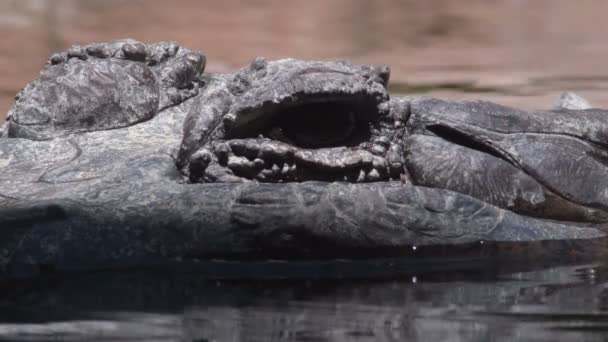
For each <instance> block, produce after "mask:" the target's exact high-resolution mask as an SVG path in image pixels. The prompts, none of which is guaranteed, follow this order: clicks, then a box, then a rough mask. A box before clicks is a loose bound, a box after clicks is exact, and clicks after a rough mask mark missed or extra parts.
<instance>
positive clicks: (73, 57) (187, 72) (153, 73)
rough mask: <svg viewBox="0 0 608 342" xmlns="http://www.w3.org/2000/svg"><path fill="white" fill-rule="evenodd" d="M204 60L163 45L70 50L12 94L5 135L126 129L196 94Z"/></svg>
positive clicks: (35, 136) (34, 136)
mask: <svg viewBox="0 0 608 342" xmlns="http://www.w3.org/2000/svg"><path fill="white" fill-rule="evenodd" d="M204 66H205V57H204V56H203V55H202V54H200V53H198V52H194V51H190V50H187V49H183V48H181V49H180V48H179V46H177V45H176V44H175V43H171V42H166V43H158V44H153V45H145V44H142V43H140V42H137V41H134V40H121V41H115V42H111V43H99V44H92V45H88V46H84V47H80V46H74V47H72V48H70V49H69V50H68V51H66V52H62V53H58V54H55V55H53V56H51V58H50V59H49V61H48V63H47V66H46V67H45V69H44V70H43V71H42V72H41V73H40V76H39V77H38V79H36V80H35V81H33V82H32V83H30V84H29V85H28V86H27V87H26V88H25V89H23V90H22V91H21V92H20V93H19V94H18V95H17V102H16V103H15V106H14V107H13V108H12V109H11V111H10V112H9V114H8V118H7V120H8V127H7V134H8V136H10V137H19V138H28V139H33V140H45V139H51V138H53V137H56V136H61V135H66V134H70V133H77V132H89V131H99V130H107V129H114V128H120V127H126V126H129V125H132V124H135V123H138V122H141V121H145V120H149V119H150V118H151V117H153V116H154V115H155V114H156V113H157V112H158V110H159V109H162V108H164V107H167V106H169V105H173V104H177V103H179V102H181V101H183V100H185V99H187V98H189V97H192V96H194V95H196V94H197V92H198V85H197V84H196V83H195V82H194V81H195V80H196V79H197V78H198V75H199V74H200V73H201V72H202V70H203V69H204Z"/></svg>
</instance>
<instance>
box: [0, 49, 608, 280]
mask: <svg viewBox="0 0 608 342" xmlns="http://www.w3.org/2000/svg"><path fill="white" fill-rule="evenodd" d="M205 64H206V60H205V56H204V55H203V54H202V53H201V52H198V51H194V50H190V49H187V48H184V47H180V46H179V45H177V44H176V43H173V42H161V43H155V44H144V43H141V42H138V41H135V40H131V39H127V40H120V41H114V42H109V43H96V44H90V45H87V46H74V47H72V48H70V49H68V50H66V51H64V52H61V53H57V54H55V55H53V56H51V58H50V59H49V61H48V63H47V64H46V65H45V67H44V69H43V70H42V71H41V73H40V75H39V76H38V78H37V79H36V80H34V81H32V82H31V83H30V84H29V85H27V86H26V87H25V88H24V89H23V90H22V91H21V92H20V93H19V94H18V95H17V96H16V102H15V104H14V106H13V108H12V109H11V110H10V111H9V113H8V116H7V121H6V123H5V124H4V126H3V127H2V129H0V169H1V174H2V177H0V227H2V229H1V230H0V270H11V269H27V268H28V267H34V268H35V267H38V266H39V265H46V266H50V267H57V268H62V267H65V268H69V267H72V266H74V267H77V266H78V265H84V266H82V267H85V268H96V267H101V266H100V265H104V264H107V263H120V262H130V261H133V260H135V261H138V262H144V263H145V262H146V260H163V259H171V260H174V259H179V260H188V259H204V258H218V257H221V258H249V257H251V256H258V255H261V256H264V257H266V258H279V259H280V258H284V259H289V258H302V257H313V258H318V257H326V256H331V257H350V256H353V255H355V256H365V255H368V253H372V251H373V253H376V254H374V255H377V253H378V251H380V253H382V251H386V253H391V254H393V253H397V254H398V253H399V251H403V250H411V247H415V246H458V245H464V244H471V243H477V242H480V241H485V242H514V243H517V242H527V241H544V240H588V239H598V238H603V237H604V236H605V234H604V229H603V228H604V226H605V224H606V222H608V111H606V110H601V109H593V108H589V107H590V106H589V105H588V104H587V103H586V102H585V101H584V100H582V99H579V98H577V97H576V96H575V95H573V94H566V95H564V96H563V97H562V99H561V100H560V101H559V102H558V103H557V104H556V105H555V107H554V108H553V109H552V110H548V111H536V112H530V111H522V110H517V109H513V108H509V107H505V106H501V105H498V104H494V103H490V102H484V101H456V100H442V99H436V98H430V97H415V96H391V95H390V94H389V93H388V91H387V87H388V84H389V78H390V69H389V67H388V66H384V65H355V64H352V63H350V62H348V61H304V60H297V59H280V60H266V59H264V58H256V59H254V60H253V61H252V62H251V64H250V65H248V66H245V67H243V68H242V69H241V70H239V71H237V72H236V73H234V74H213V73H206V72H204V71H205V70H204V69H205ZM604 181H606V183H604Z"/></svg>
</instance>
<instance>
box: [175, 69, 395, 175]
mask: <svg viewBox="0 0 608 342" xmlns="http://www.w3.org/2000/svg"><path fill="white" fill-rule="evenodd" d="M388 79H389V69H388V67H387V66H358V65H353V64H351V63H348V62H318V61H313V62H310V61H300V60H294V59H284V60H277V61H266V60H264V59H261V58H258V59H256V60H255V61H253V62H252V63H251V65H249V66H248V67H246V68H244V69H242V70H241V71H240V72H238V73H237V74H236V75H234V76H233V77H230V78H228V79H227V80H226V81H225V82H223V83H222V82H220V83H222V86H218V87H215V88H213V86H209V87H210V88H213V90H209V91H208V94H203V96H200V98H201V100H200V102H199V103H198V104H197V105H194V106H193V107H192V111H191V112H190V115H189V117H188V118H187V119H186V122H185V126H184V140H183V142H182V145H181V148H180V152H179V155H178V158H177V163H178V167H179V168H180V169H181V170H182V172H183V173H184V174H185V175H186V176H187V177H188V178H189V179H190V181H192V182H218V181H219V182H222V181H244V180H257V181H261V182H300V181H306V180H321V181H348V182H373V181H386V180H390V179H399V177H400V175H401V174H402V172H403V170H404V167H403V146H402V141H403V133H404V130H405V128H404V127H405V121H406V120H407V117H404V116H405V115H407V110H400V111H392V110H391V108H389V107H388V106H387V99H388V94H387V92H386V85H387V83H388Z"/></svg>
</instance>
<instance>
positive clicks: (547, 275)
mask: <svg viewBox="0 0 608 342" xmlns="http://www.w3.org/2000/svg"><path fill="white" fill-rule="evenodd" d="M5 285H6V284H5ZM15 285H17V286H15ZM607 285H608V268H607V266H606V265H603V264H600V263H597V264H584V265H578V266H562V267H554V268H550V269H543V270H535V271H528V272H515V273H506V274H500V275H497V274H496V273H495V272H493V271H484V272H479V273H477V274H474V275H471V274H469V275H468V276H466V277H465V276H462V275H457V274H452V275H446V274H435V275H433V276H427V277H423V278H417V277H402V278H401V279H397V280H389V281H386V280H385V281H378V280H376V281H373V280H327V279H326V280H322V279H317V280H304V279H302V280H273V281H270V280H266V281H263V280H258V281H235V280H233V281H228V280H211V279H209V278H204V277H201V276H197V275H193V274H187V273H181V274H176V273H154V272H124V273H95V274H80V275H72V276H69V277H46V278H42V279H39V281H37V282H32V281H26V282H24V283H23V284H15V283H14V282H11V284H10V288H9V287H8V286H6V287H5V288H4V289H3V291H2V293H3V295H2V298H1V300H0V308H1V309H2V311H1V312H2V315H1V316H0V321H1V322H2V323H0V339H6V340H11V341H13V340H21V341H41V340H50V339H52V340H87V341H127V340H133V339H137V340H146V341H404V340H407V341H527V340H534V341H556V340H570V339H576V340H577V341H602V340H605V338H606V337H608V312H606V310H607V309H608V290H606V289H607Z"/></svg>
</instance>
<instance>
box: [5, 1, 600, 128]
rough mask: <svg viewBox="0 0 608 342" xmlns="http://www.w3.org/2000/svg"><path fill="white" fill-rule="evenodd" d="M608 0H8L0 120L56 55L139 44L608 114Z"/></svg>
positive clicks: (225, 67) (223, 61)
mask: <svg viewBox="0 0 608 342" xmlns="http://www.w3.org/2000/svg"><path fill="white" fill-rule="evenodd" d="M606 13H608V1H605V0H577V1H572V0H534V1H531V0H458V1H453V0H425V1H419V0H401V1H398V0H373V1H372V0H369V1H366V0H306V1H296V0H294V1H285V0H267V1H263V0H247V1H236V0H221V1H201V0H182V1H164V0H80V1H79V0H0V37H1V39H0V75H1V76H0V121H2V120H3V116H4V113H6V111H7V110H8V109H9V107H10V105H11V103H12V101H13V96H14V95H15V94H16V93H17V91H18V90H19V89H20V88H22V87H23V86H24V85H25V84H26V83H27V82H29V81H30V80H32V79H34V78H35V77H36V75H37V73H38V71H39V70H40V68H41V66H42V65H43V63H44V61H45V60H46V58H47V57H48V55H49V54H50V53H51V52H52V51H56V50H59V49H63V48H66V47H68V46H70V45H72V44H78V43H87V42H92V41H105V40H112V39H117V38H125V37H131V38H135V39H138V40H142V41H145V42H153V41H158V40H175V41H177V42H178V43H180V44H181V45H185V46H188V47H191V48H195V49H200V50H202V51H203V52H204V53H205V54H206V55H207V57H208V62H209V63H208V68H207V70H209V71H232V70H235V69H237V68H239V67H240V66H242V65H244V64H246V63H247V62H249V61H250V60H252V59H253V58H254V57H255V56H266V57H270V58H277V57H285V56H294V57H301V58H316V59H331V58H349V59H352V60H354V61H356V62H360V63H387V64H390V65H391V68H392V70H393V76H392V81H393V89H392V90H393V91H394V92H417V93H421V92H425V93H429V94H432V95H437V96H445V97H458V98H483V99H490V100H495V101H498V102H501V103H504V104H508V105H514V106H518V107H523V108H546V107H549V106H550V105H551V103H552V101H553V99H554V98H555V97H556V96H557V95H558V94H559V91H560V90H565V89H572V90H577V91H578V92H579V93H580V94H582V95H584V96H586V97H587V98H588V99H590V100H591V101H592V102H593V104H595V105H597V106H605V107H608V96H606V91H605V90H606V88H608V67H607V66H606V63H605V60H606V58H605V57H606V56H607V55H608V45H607V44H606V43H605V37H607V36H608V24H607V22H608V21H606V19H605V17H606Z"/></svg>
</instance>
